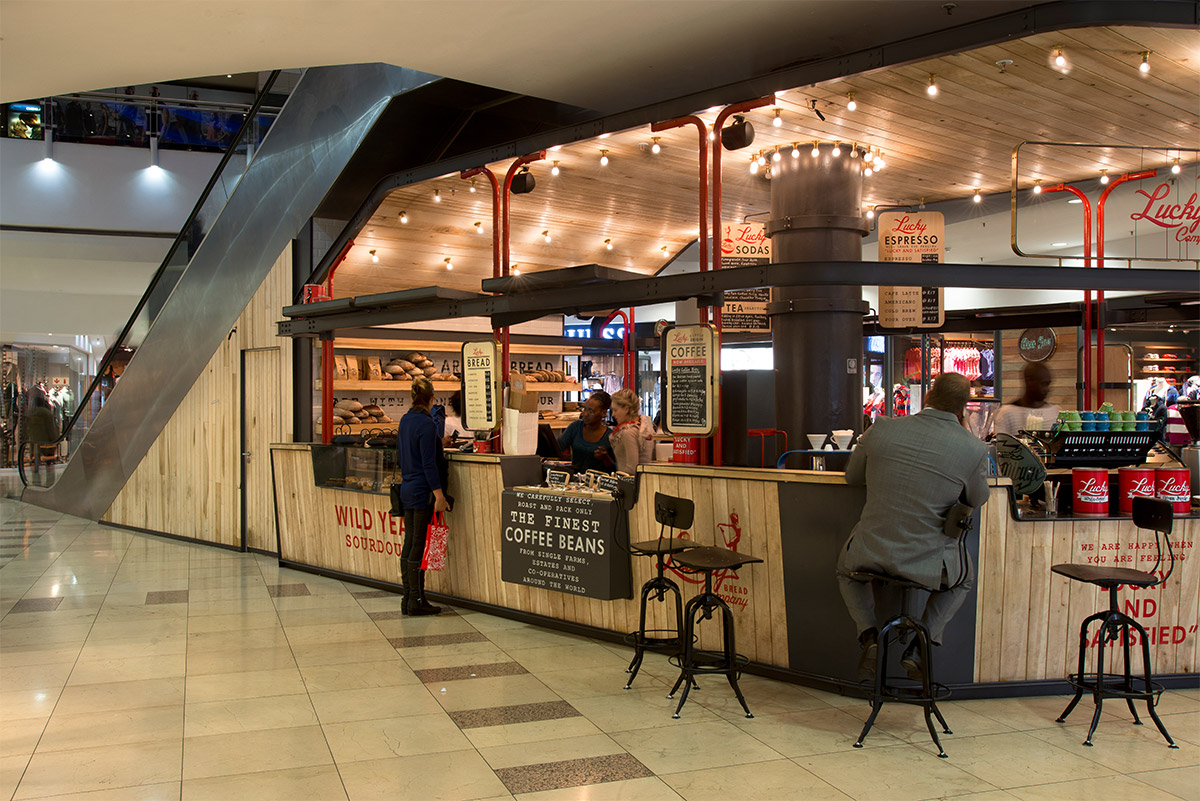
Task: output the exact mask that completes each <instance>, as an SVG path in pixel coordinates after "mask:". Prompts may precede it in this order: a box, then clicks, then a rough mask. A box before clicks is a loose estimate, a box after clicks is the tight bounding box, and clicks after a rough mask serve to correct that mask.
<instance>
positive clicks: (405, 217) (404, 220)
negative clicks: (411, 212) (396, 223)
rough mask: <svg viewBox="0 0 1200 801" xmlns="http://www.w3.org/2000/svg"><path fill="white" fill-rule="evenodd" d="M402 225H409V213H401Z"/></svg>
mask: <svg viewBox="0 0 1200 801" xmlns="http://www.w3.org/2000/svg"><path fill="white" fill-rule="evenodd" d="M400 224H401V225H408V212H407V211H402V212H400Z"/></svg>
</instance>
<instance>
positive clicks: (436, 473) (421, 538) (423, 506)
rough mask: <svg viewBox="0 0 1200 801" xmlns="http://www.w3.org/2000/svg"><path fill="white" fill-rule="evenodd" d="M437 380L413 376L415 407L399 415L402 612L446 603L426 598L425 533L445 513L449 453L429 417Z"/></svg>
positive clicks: (422, 611)
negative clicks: (439, 439)
mask: <svg viewBox="0 0 1200 801" xmlns="http://www.w3.org/2000/svg"><path fill="white" fill-rule="evenodd" d="M432 404H433V383H432V382H430V380H429V379H428V378H414V379H413V382H412V408H411V409H409V410H408V412H407V413H406V414H405V415H404V416H403V417H401V418H400V426H399V429H398V430H397V434H396V450H397V452H398V453H397V456H398V457H399V463H400V501H401V503H402V504H403V506H404V545H403V546H402V547H401V549H400V572H401V581H402V582H403V583H404V594H403V596H402V600H401V606H400V611H401V612H403V613H404V614H406V615H436V614H438V613H439V612H441V611H442V610H441V608H440V607H437V606H434V605H433V604H431V603H429V602H428V601H427V600H425V571H424V570H422V569H421V559H422V558H423V557H424V555H425V536H426V534H427V533H428V530H429V523H430V521H431V520H432V519H433V515H434V513H435V512H446V511H448V510H449V508H450V506H449V504H448V503H447V501H446V494H445V492H444V489H445V488H444V487H443V483H442V482H443V479H442V476H444V475H445V474H446V471H445V470H443V469H442V465H443V463H444V462H445V461H446V456H445V454H444V453H443V452H442V443H441V442H439V441H438V435H437V426H436V425H435V424H434V422H433V418H432V417H431V416H430V411H429V410H430V407H431V405H432Z"/></svg>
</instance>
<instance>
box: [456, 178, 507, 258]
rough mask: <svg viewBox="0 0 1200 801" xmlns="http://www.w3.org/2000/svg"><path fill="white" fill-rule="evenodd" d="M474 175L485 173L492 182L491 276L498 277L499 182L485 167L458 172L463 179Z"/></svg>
mask: <svg viewBox="0 0 1200 801" xmlns="http://www.w3.org/2000/svg"><path fill="white" fill-rule="evenodd" d="M476 175H486V176H487V179H488V180H489V181H491V183H492V278H499V277H500V182H499V181H497V180H496V174H495V173H494V172H492V171H491V170H489V169H488V168H487V167H475V168H473V169H470V170H463V171H462V172H461V173H459V174H458V177H459V178H462V179H463V180H464V181H465V180H467V179H468V178H474V177H475V176H476Z"/></svg>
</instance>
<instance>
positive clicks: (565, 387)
mask: <svg viewBox="0 0 1200 801" xmlns="http://www.w3.org/2000/svg"><path fill="white" fill-rule="evenodd" d="M316 386H317V389H320V388H321V382H320V381H317V382H316ZM526 386H527V387H528V389H529V391H530V392H535V391H536V392H578V391H579V390H580V389H582V385H580V384H579V383H578V382H575V381H557V382H541V381H538V382H532V383H529V384H527V385H526ZM411 388H412V382H411V380H410V381H404V380H399V381H336V380H335V381H334V382H333V391H334V392H355V391H368V390H379V391H382V392H408V391H409V390H410V389H411ZM433 388H434V389H435V390H437V391H438V392H454V391H456V390H458V389H461V388H462V387H461V384H460V383H459V382H458V381H434V382H433Z"/></svg>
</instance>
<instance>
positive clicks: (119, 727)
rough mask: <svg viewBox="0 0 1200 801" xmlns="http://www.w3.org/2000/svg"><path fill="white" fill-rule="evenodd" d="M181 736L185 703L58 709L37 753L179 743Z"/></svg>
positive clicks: (51, 719) (39, 744) (47, 727)
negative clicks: (93, 709)
mask: <svg viewBox="0 0 1200 801" xmlns="http://www.w3.org/2000/svg"><path fill="white" fill-rule="evenodd" d="M101 733H103V734H101ZM182 737H183V705H182V704H175V705H172V706H151V707H140V708H134V709H117V710H111V711H105V712H89V713H84V714H79V715H68V714H63V713H59V712H55V714H54V715H53V716H52V717H51V718H50V722H49V724H48V725H47V726H46V730H45V733H44V734H43V735H42V739H41V742H39V743H38V753H42V752H45V751H66V750H71V749H76V748H88V747H91V746H95V745H98V744H99V743H101V742H102V743H103V744H104V745H126V744H134V743H163V742H176V743H177V742H179V740H180V739H181V738H182ZM176 778H178V777H176Z"/></svg>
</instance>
